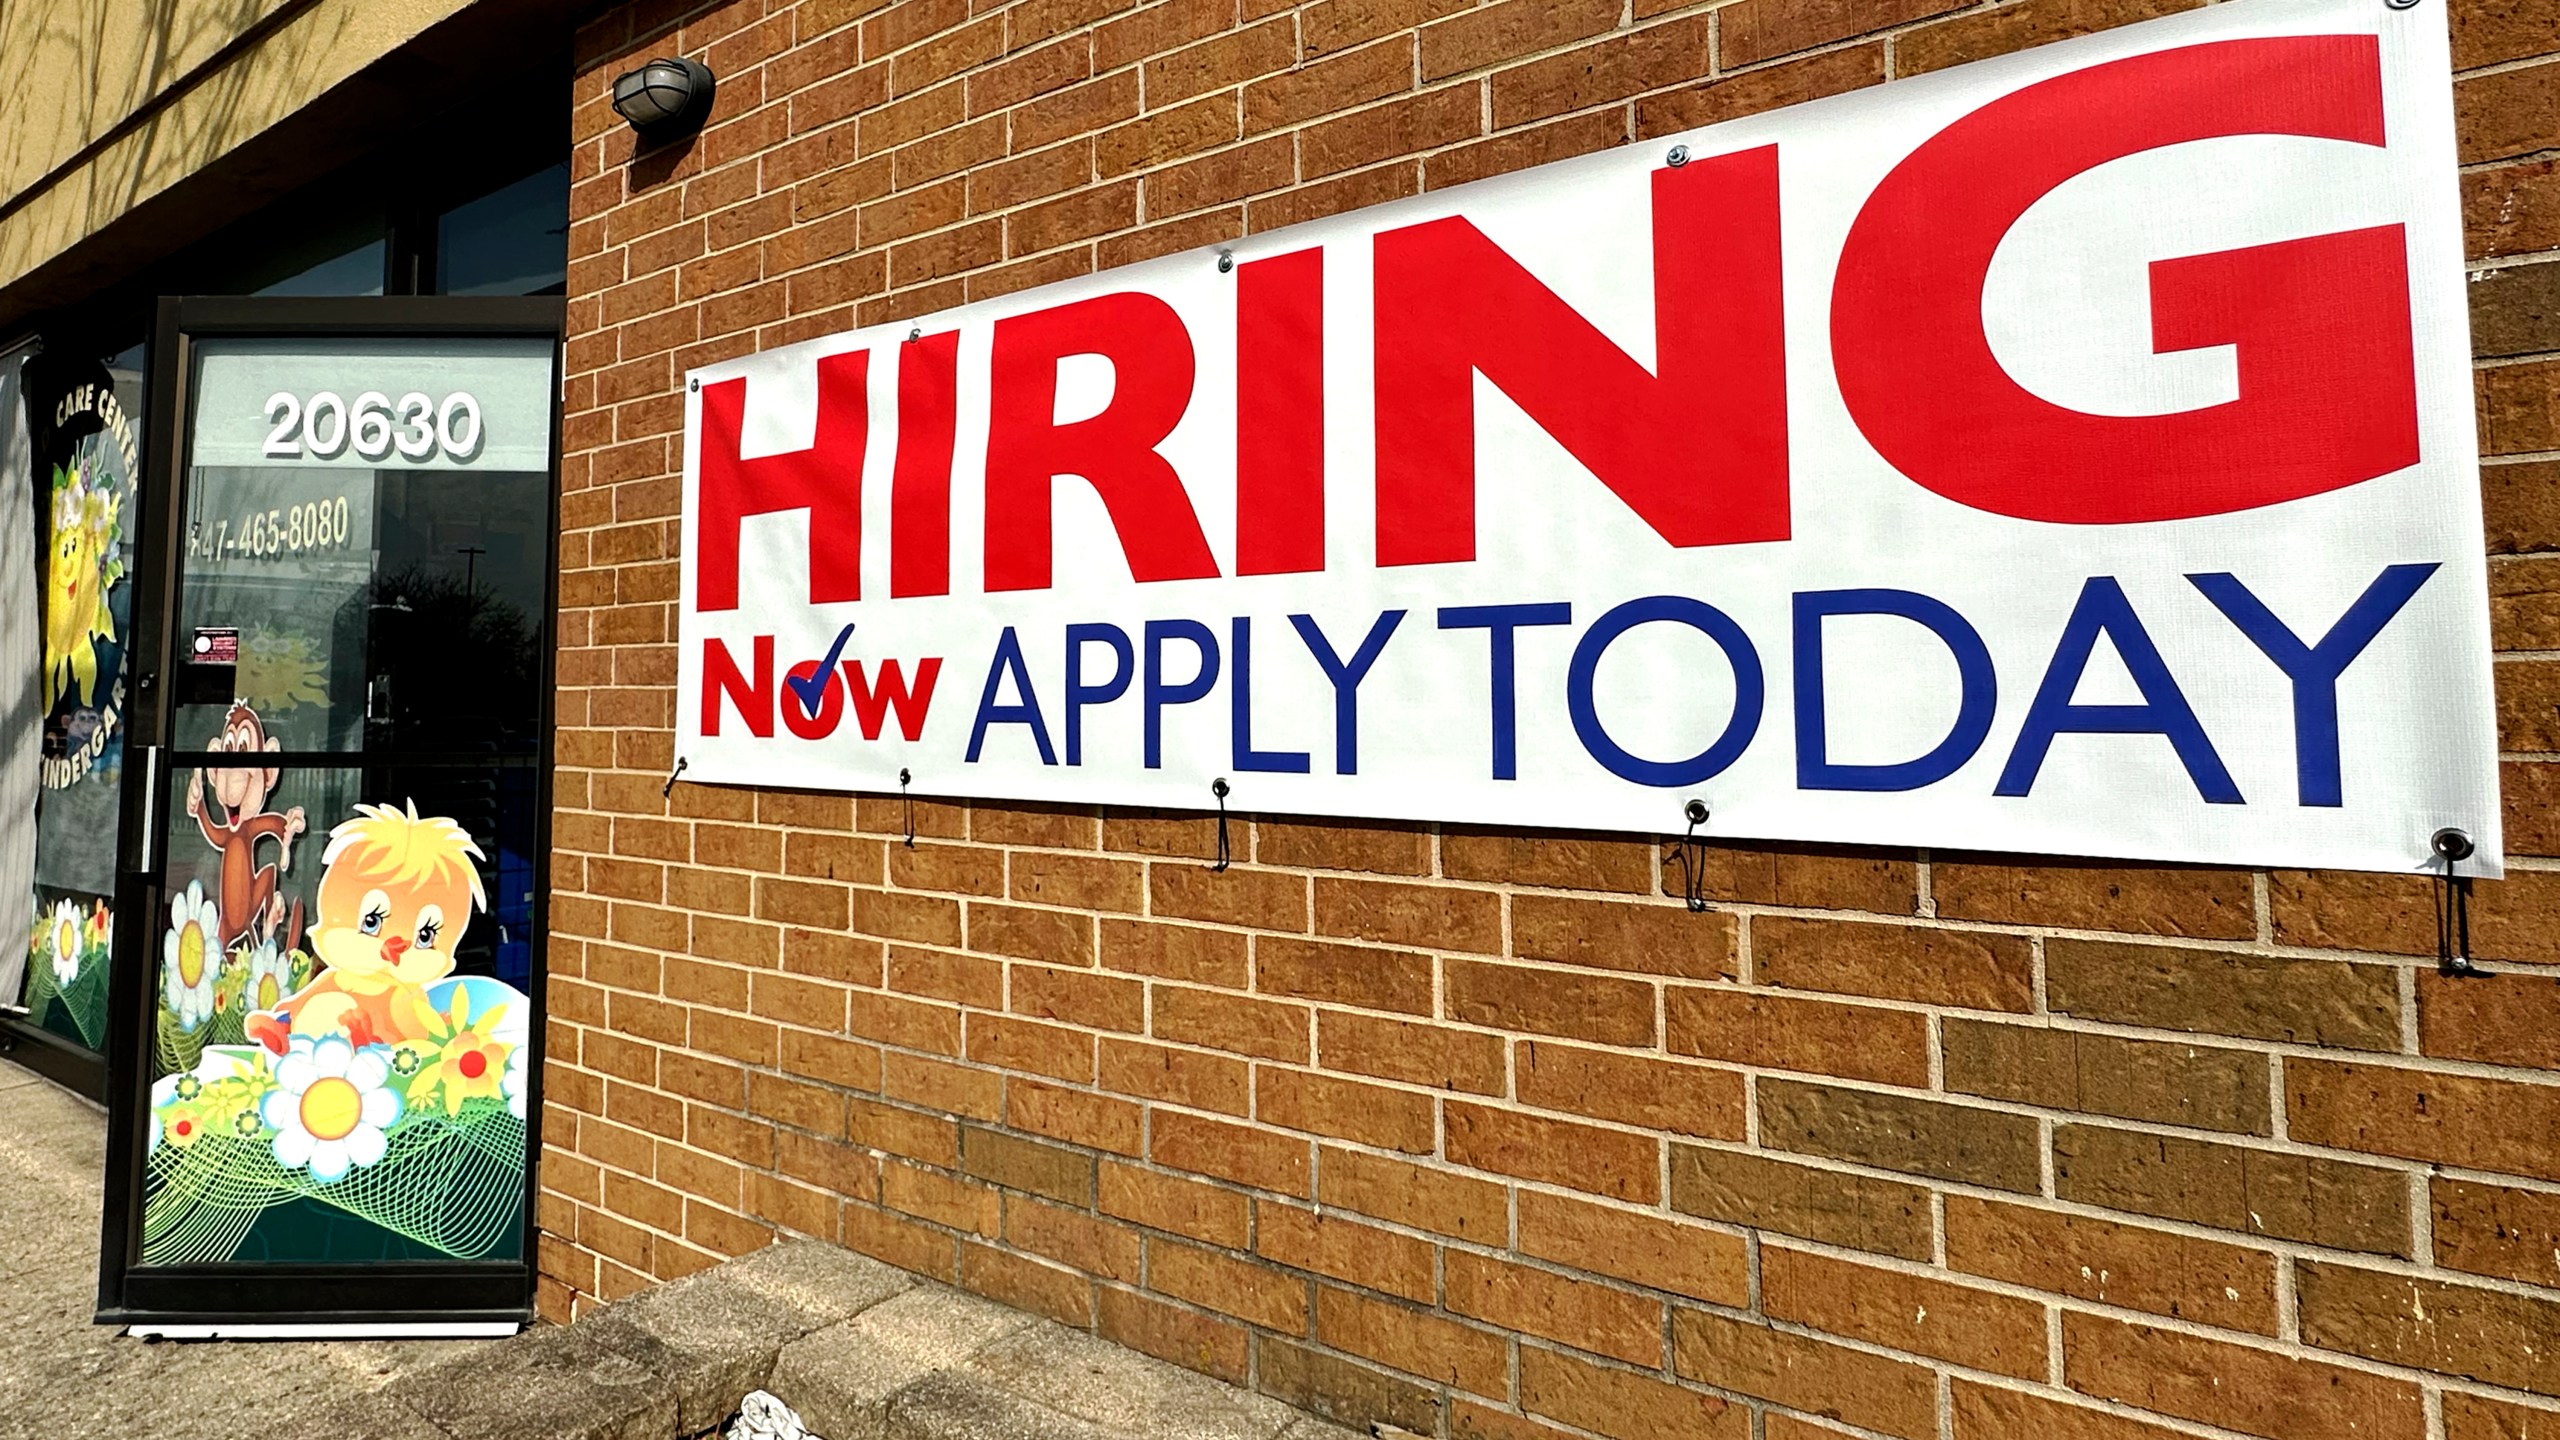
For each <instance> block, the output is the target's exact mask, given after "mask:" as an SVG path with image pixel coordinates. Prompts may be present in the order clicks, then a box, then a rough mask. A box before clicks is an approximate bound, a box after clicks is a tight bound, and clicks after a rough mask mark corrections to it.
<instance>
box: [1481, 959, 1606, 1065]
mask: <svg viewBox="0 0 2560 1440" xmlns="http://www.w3.org/2000/svg"><path fill="white" fill-rule="evenodd" d="M1443 980H1444V986H1445V994H1444V997H1443V1000H1442V1004H1443V1007H1444V1009H1445V1013H1446V1014H1447V1016H1448V1018H1449V1019H1452V1020H1457V1021H1462V1022H1464V1023H1466V1024H1469V1025H1485V1026H1491V1027H1494V1028H1497V1029H1504V1030H1526V1031H1530V1032H1532V1033H1535V1034H1540V1035H1561V1036H1563V1037H1565V1038H1567V1039H1571V1040H1589V1041H1593V1042H1595V1043H1597V1044H1602V1045H1651V1044H1652V1043H1653V1038H1654V1023H1653V1012H1654V992H1653V987H1652V986H1651V985H1648V984H1646V983H1644V982H1642V981H1639V980H1627V979H1620V978H1616V977H1610V976H1602V975H1596V974H1592V973H1589V972H1586V971H1561V970H1552V969H1531V968H1529V967H1527V966H1520V965H1486V964H1480V963H1478V962H1475V961H1471V960H1451V961H1449V962H1448V963H1447V966H1446V969H1445V974H1444V977H1443Z"/></svg>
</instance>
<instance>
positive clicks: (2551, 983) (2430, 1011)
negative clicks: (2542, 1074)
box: [2418, 970, 2560, 1070]
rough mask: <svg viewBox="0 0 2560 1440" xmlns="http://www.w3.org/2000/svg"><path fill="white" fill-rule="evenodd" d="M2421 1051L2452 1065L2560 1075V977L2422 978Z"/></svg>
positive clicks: (2430, 975) (2434, 975)
mask: <svg viewBox="0 0 2560 1440" xmlns="http://www.w3.org/2000/svg"><path fill="white" fill-rule="evenodd" d="M2418 1048H2419V1049H2420V1050H2423V1051H2425V1052H2426V1053H2427V1054H2429V1055H2436V1056H2442V1057H2444V1058H2446V1059H2449V1060H2477V1061H2480V1062H2482V1063H2484V1064H2489V1065H2513V1066H2517V1067H2520V1068H2526V1069H2534V1070H2560V976H2553V977H2545V976H2541V975H2501V976H2499V977H2498V978H2496V979H2495V980H2491V981H2488V982H2486V983H2483V982H2482V981H2481V980H2479V979H2478V978H2477V977H2460V978H2455V979H2447V978H2445V977H2444V976H2441V975H2438V974H2437V973H2435V972H2434V971H2432V970H2422V971H2420V972H2418Z"/></svg>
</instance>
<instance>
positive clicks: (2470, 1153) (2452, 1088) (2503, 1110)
mask: <svg viewBox="0 0 2560 1440" xmlns="http://www.w3.org/2000/svg"><path fill="white" fill-rule="evenodd" d="M2285 1113H2286V1117H2287V1126H2288V1132H2289V1133H2290V1134H2291V1135H2292V1136H2293V1138H2295V1139H2297V1140H2300V1141H2303V1142H2305V1143H2307V1144H2312V1145H2328V1146H2333V1147H2336V1148H2338V1149H2341V1150H2361V1151H2364V1152H2365V1153H2367V1154H2373V1155H2396V1156H2400V1157H2403V1158H2405V1159H2410V1160H2428V1161H2433V1162H2436V1163H2438V1164H2445V1165H2461V1166H2466V1167H2469V1168H2472V1169H2478V1170H2498V1171H2504V1172H2506V1173H2508V1174H2512V1175H2528V1176H2532V1177H2534V1178H2536V1179H2541V1180H2560V1152H2555V1151H2554V1150H2553V1149H2552V1148H2551V1146H2550V1145H2548V1144H2547V1143H2545V1141H2546V1139H2547V1137H2549V1136H2551V1135H2553V1134H2560V1089H2554V1088H2551V1087H2548V1086H2541V1085H2526V1084H2520V1083H2517V1082H2513V1081H2507V1080H2486V1079H2480V1078H2477V1077H2474V1076H2469V1075H2444V1074H2437V1073H2433V1072H2430V1071H2426V1070H2419V1069H2414V1068H2409V1067H2403V1066H2395V1065H2365V1064H2348V1063H2344V1062H2339V1061H2327V1060H2289V1061H2287V1062H2286V1063H2285Z"/></svg>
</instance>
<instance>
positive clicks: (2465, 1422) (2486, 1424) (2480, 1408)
mask: <svg viewBox="0 0 2560 1440" xmlns="http://www.w3.org/2000/svg"><path fill="white" fill-rule="evenodd" d="M2555 1435H2560V1410H2536V1409H2531V1408H2528V1407H2526V1406H2523V1405H2518V1404H2515V1403H2513V1402H2511V1401H2506V1400H2497V1399H2492V1398H2490V1397H2489V1396H2486V1395H2465V1394H2463V1393H2462V1392H2460V1391H2458V1390H2448V1391H2446V1392H2445V1396H2444V1440H2552V1437H2553V1436H2555Z"/></svg>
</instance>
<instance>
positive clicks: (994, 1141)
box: [960, 1125, 1095, 1206]
mask: <svg viewBox="0 0 2560 1440" xmlns="http://www.w3.org/2000/svg"><path fill="white" fill-rule="evenodd" d="M960 1169H961V1171H962V1173H964V1174H967V1175H970V1176H973V1177H975V1178H977V1179H980V1180H984V1181H987V1182H988V1183H990V1184H994V1185H1001V1186H1003V1187H1005V1188H1006V1189H1008V1190H1024V1191H1028V1192H1030V1193H1031V1194H1034V1195H1039V1196H1043V1197H1045V1198H1047V1199H1051V1200H1055V1201H1058V1202H1059V1203H1060V1204H1065V1205H1084V1206H1089V1205H1091V1204H1093V1203H1094V1183H1095V1181H1094V1157H1093V1156H1092V1155H1090V1154H1088V1153H1086V1152H1084V1151H1081V1150H1072V1149H1069V1148H1067V1147H1065V1146H1063V1145H1049V1144H1044V1143H1042V1142H1041V1141H1038V1140H1028V1139H1025V1138H1023V1137H1022V1136H1019V1135H1007V1134H1005V1133H1004V1132H1002V1131H999V1130H987V1129H982V1128H980V1127H979V1126H976V1125H963V1126H961V1127H960Z"/></svg>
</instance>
